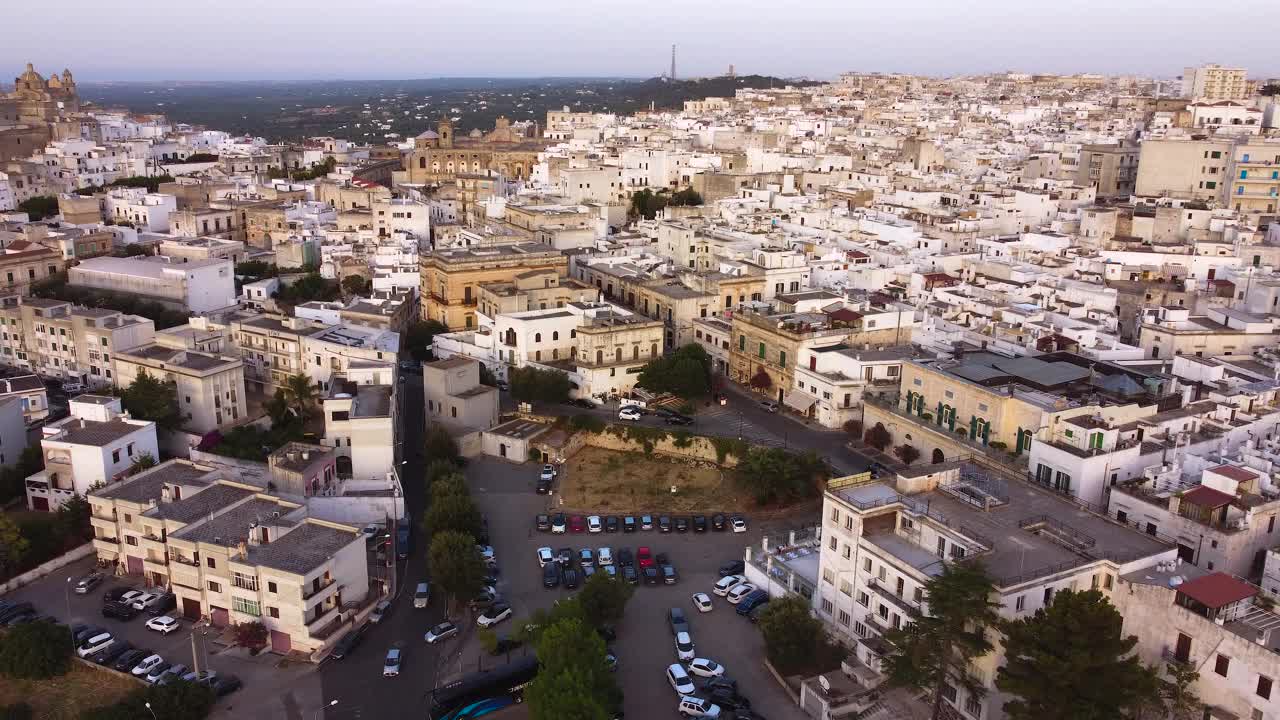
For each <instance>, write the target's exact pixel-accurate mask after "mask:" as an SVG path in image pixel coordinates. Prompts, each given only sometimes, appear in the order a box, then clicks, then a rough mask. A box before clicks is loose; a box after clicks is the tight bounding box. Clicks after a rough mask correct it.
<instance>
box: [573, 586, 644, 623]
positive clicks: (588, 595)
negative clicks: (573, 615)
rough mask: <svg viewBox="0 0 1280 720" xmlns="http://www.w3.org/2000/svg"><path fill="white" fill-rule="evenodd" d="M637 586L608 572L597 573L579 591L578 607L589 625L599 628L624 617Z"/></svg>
mask: <svg viewBox="0 0 1280 720" xmlns="http://www.w3.org/2000/svg"><path fill="white" fill-rule="evenodd" d="M634 591H635V588H634V587H632V586H631V585H629V584H628V583H626V582H623V581H622V580H619V579H617V578H614V577H612V576H610V575H609V574H608V573H596V574H594V575H592V576H591V578H590V579H588V580H587V582H586V584H584V585H583V586H582V590H581V591H580V592H579V593H578V598H577V599H578V607H579V608H581V610H582V619H583V620H584V621H585V622H586V623H587V625H588V626H590V627H593V628H599V627H601V626H603V625H608V624H610V623H616V622H618V621H619V620H621V619H622V614H623V612H624V611H625V610H626V607H627V601H628V600H630V599H631V595H632V593H633V592H634Z"/></svg>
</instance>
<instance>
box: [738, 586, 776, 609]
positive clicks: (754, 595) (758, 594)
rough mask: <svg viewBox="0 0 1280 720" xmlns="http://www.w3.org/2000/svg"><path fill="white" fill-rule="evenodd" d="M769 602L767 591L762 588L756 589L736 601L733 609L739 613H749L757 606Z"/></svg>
mask: <svg viewBox="0 0 1280 720" xmlns="http://www.w3.org/2000/svg"><path fill="white" fill-rule="evenodd" d="M767 602H769V593H767V592H765V591H764V590H756V591H755V592H751V593H748V594H747V595H746V596H744V597H743V598H742V600H741V601H739V602H738V607H736V608H734V611H735V612H737V613H738V614H739V615H750V614H751V612H752V611H753V610H755V609H756V608H757V607H759V606H761V605H764V604H765V603H767Z"/></svg>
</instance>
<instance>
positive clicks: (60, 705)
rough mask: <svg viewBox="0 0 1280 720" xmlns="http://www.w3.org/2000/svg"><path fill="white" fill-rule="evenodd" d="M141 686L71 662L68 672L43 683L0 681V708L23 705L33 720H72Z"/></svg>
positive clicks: (117, 699)
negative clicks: (26, 705)
mask: <svg viewBox="0 0 1280 720" xmlns="http://www.w3.org/2000/svg"><path fill="white" fill-rule="evenodd" d="M140 687H142V686H141V685H139V684H138V683H136V682H133V681H130V680H126V679H124V678H122V677H119V676H117V675H113V674H112V673H108V672H101V671H98V670H94V669H93V668H88V667H85V666H83V665H81V664H80V663H78V662H73V663H72V665H71V672H69V673H67V674H66V675H63V676H62V677H56V678H49V679H47V680H14V679H12V678H4V679H0V707H4V706H6V705H13V704H15V703H19V702H25V703H27V704H29V705H31V707H32V709H33V710H34V711H35V715H34V717H35V720H76V718H79V717H80V716H81V715H82V714H83V713H84V712H85V711H86V710H89V709H90V708H95V707H102V706H104V705H111V704H114V703H115V702H117V701H119V700H120V699H122V698H123V697H124V696H125V695H128V694H129V693H130V692H132V691H134V690H137V689H138V688H140Z"/></svg>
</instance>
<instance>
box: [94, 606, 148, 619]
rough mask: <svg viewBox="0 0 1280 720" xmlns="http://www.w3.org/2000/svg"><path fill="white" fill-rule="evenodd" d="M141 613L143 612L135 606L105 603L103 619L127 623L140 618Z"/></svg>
mask: <svg viewBox="0 0 1280 720" xmlns="http://www.w3.org/2000/svg"><path fill="white" fill-rule="evenodd" d="M139 612H141V611H140V610H138V609H136V608H134V607H133V605H131V604H129V603H124V602H111V603H105V604H103V606H102V617H105V618H113V619H115V620H123V621H126V622H127V621H129V620H132V619H134V618H136V617H138V613H139Z"/></svg>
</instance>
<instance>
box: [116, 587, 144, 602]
mask: <svg viewBox="0 0 1280 720" xmlns="http://www.w3.org/2000/svg"><path fill="white" fill-rule="evenodd" d="M143 595H146V593H144V592H142V591H141V590H130V591H129V592H127V593H125V594H123V595H121V596H120V599H118V600H116V602H118V603H120V604H121V605H132V604H133V601H134V600H137V599H138V598H140V597H142V596H143Z"/></svg>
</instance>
